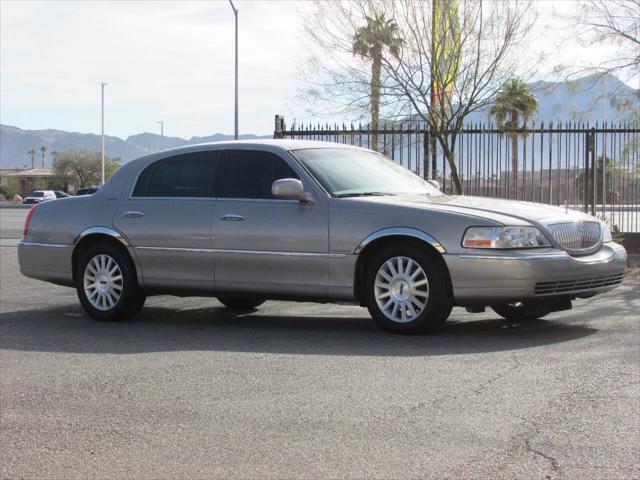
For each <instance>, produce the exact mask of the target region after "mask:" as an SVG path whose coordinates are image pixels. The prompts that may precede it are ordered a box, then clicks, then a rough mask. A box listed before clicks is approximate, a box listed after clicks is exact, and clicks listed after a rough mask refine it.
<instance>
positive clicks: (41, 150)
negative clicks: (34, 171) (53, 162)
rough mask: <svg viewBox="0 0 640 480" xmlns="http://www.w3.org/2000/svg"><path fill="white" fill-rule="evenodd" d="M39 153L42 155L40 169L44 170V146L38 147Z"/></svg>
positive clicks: (45, 148)
mask: <svg viewBox="0 0 640 480" xmlns="http://www.w3.org/2000/svg"><path fill="white" fill-rule="evenodd" d="M40 152H41V153H42V168H44V154H45V153H47V147H45V146H44V145H43V146H41V147H40Z"/></svg>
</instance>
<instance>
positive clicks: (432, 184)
mask: <svg viewBox="0 0 640 480" xmlns="http://www.w3.org/2000/svg"><path fill="white" fill-rule="evenodd" d="M427 183H428V184H429V185H431V186H432V187H433V188H435V189H436V190H438V191H440V184H439V183H438V182H436V181H435V180H427Z"/></svg>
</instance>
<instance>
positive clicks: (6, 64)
mask: <svg viewBox="0 0 640 480" xmlns="http://www.w3.org/2000/svg"><path fill="white" fill-rule="evenodd" d="M237 5H238V8H239V10H240V130H241V133H257V134H268V133H271V132H272V130H273V115H274V114H276V113H281V114H284V115H285V116H286V117H287V118H288V119H289V121H291V120H293V118H296V117H297V118H298V119H300V118H303V117H304V118H306V117H305V113H304V109H303V108H302V107H301V106H300V105H297V104H296V102H295V101H294V98H295V96H296V93H297V91H298V89H299V88H300V86H301V85H300V83H299V82H300V81H299V80H298V77H297V76H296V74H295V72H296V71H297V70H298V69H300V68H302V67H303V65H304V63H303V62H304V58H305V51H304V49H303V47H302V43H301V41H300V40H301V38H300V35H301V33H300V29H299V24H300V19H299V12H298V10H299V7H300V3H299V2H295V1H272V2H259V1H238V2H237ZM536 8H538V10H539V11H540V21H539V22H538V26H537V27H536V31H535V32H533V37H534V41H535V44H536V46H537V47H543V48H544V49H546V50H548V51H550V52H552V57H551V58H550V59H549V63H548V65H542V66H541V72H542V71H545V70H548V69H550V68H551V67H552V66H553V64H556V63H566V62H568V61H570V60H575V59H578V60H584V63H587V62H598V61H599V60H600V59H604V58H607V55H610V54H611V52H612V51H613V50H614V49H615V46H611V45H602V46H599V47H590V48H584V47H582V46H580V45H579V44H578V43H577V42H576V41H574V40H572V39H571V36H570V32H569V30H567V29H566V28H565V26H564V24H562V22H560V21H559V20H558V18H557V17H556V16H554V15H552V13H553V10H556V11H559V12H560V13H566V14H568V13H570V12H571V10H572V8H575V2H571V1H565V2H551V1H541V2H538V4H537V6H536ZM559 44H561V45H562V48H561V49H558V48H557V46H558V45H559ZM0 67H1V73H0V100H1V102H0V122H1V123H3V124H9V125H15V126H18V127H21V128H25V129H40V128H54V129H60V130H70V131H79V132H94V133H97V132H99V131H100V82H102V81H104V82H107V83H108V84H109V85H108V86H107V87H106V105H107V108H106V132H107V133H108V134H110V135H117V136H120V137H126V136H128V135H131V134H135V133H140V132H144V131H153V132H159V125H158V124H157V123H156V122H157V121H159V120H163V121H164V122H165V135H168V136H181V137H187V138H189V137H191V136H194V135H198V136H200V135H209V134H212V133H215V132H222V133H232V131H233V12H232V11H231V8H230V6H229V4H228V2H227V1H226V0H225V1H198V2H177V1H161V2H153V1H131V2H124V1H112V2H109V1H106V2H93V1H85V2H80V1H77V2H60V1H54V0H51V1H46V2H25V1H20V2H18V1H10V0H9V1H8V0H3V1H2V2H0ZM635 83H637V82H635ZM633 86H634V87H636V88H637V87H638V85H633Z"/></svg>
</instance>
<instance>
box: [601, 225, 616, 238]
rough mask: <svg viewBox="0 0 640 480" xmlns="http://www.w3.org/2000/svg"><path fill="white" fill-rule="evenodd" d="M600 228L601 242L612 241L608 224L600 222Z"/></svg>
mask: <svg viewBox="0 0 640 480" xmlns="http://www.w3.org/2000/svg"><path fill="white" fill-rule="evenodd" d="M600 230H602V243H607V242H613V238H612V237H611V229H609V225H607V224H606V223H604V222H600Z"/></svg>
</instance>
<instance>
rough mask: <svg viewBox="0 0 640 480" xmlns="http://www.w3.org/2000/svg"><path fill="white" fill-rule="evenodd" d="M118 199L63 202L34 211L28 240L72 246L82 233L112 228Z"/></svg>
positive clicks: (50, 203)
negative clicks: (87, 230)
mask: <svg viewBox="0 0 640 480" xmlns="http://www.w3.org/2000/svg"><path fill="white" fill-rule="evenodd" d="M116 205H117V200H116V199H107V200H102V199H100V198H98V197H93V196H86V197H73V198H60V199H58V200H53V201H51V202H45V203H41V204H40V205H38V206H37V207H35V211H34V213H33V216H32V217H31V222H30V224H29V232H28V234H27V236H26V237H25V240H27V241H29V242H37V243H53V244H61V245H72V244H73V242H74V240H75V239H76V238H77V236H78V235H79V234H80V232H82V231H83V230H85V229H87V228H90V227H96V226H111V224H112V220H113V213H114V210H115V207H116Z"/></svg>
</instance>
